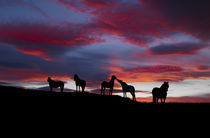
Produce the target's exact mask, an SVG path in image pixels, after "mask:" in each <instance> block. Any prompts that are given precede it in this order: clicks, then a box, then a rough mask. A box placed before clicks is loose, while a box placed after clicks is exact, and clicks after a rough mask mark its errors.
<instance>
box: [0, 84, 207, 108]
mask: <svg viewBox="0 0 210 138" xmlns="http://www.w3.org/2000/svg"><path fill="white" fill-rule="evenodd" d="M5 95H6V96H13V97H14V96H15V97H17V99H18V98H20V97H39V100H40V99H43V97H44V99H46V98H47V99H50V100H52V99H53V100H54V98H56V100H55V101H57V100H58V99H59V101H64V102H67V103H72V104H145V105H153V103H143V102H134V101H132V100H131V99H129V98H123V97H120V96H116V95H113V96H109V95H99V94H94V93H88V92H85V93H82V92H63V93H61V92H49V91H40V90H27V89H22V88H16V87H7V86H0V96H5ZM29 99H30V98H29ZM166 104H167V105H183V104H185V105H193V104H196V103H166ZM197 104H201V103H197ZM202 104H208V103H202ZM159 105H161V104H159ZM208 105H209V104H208Z"/></svg>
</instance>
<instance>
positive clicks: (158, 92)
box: [152, 82, 169, 104]
mask: <svg viewBox="0 0 210 138" xmlns="http://www.w3.org/2000/svg"><path fill="white" fill-rule="evenodd" d="M168 88H169V83H168V82H164V83H163V84H162V86H161V87H160V88H157V87H156V88H153V90H152V95H153V103H154V104H155V103H158V100H159V99H161V103H165V101H166V97H167V92H168Z"/></svg>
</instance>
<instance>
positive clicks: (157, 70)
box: [129, 65, 183, 73]
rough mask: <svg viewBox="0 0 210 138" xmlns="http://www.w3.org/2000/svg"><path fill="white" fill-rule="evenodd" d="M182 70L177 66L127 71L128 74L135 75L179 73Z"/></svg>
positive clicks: (139, 68) (150, 67)
mask: <svg viewBox="0 0 210 138" xmlns="http://www.w3.org/2000/svg"><path fill="white" fill-rule="evenodd" d="M181 71H183V69H182V68H181V67H177V66H165V65H162V66H161V65H159V66H145V67H138V68H135V69H131V70H129V72H136V73H166V72H181Z"/></svg>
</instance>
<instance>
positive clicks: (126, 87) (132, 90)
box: [117, 79, 136, 101]
mask: <svg viewBox="0 0 210 138" xmlns="http://www.w3.org/2000/svg"><path fill="white" fill-rule="evenodd" d="M117 81H118V82H119V83H120V84H121V86H122V90H123V96H124V97H127V94H126V92H130V93H131V95H132V96H133V101H136V95H135V88H134V87H133V86H131V85H128V84H126V83H125V82H123V81H122V80H119V79H117Z"/></svg>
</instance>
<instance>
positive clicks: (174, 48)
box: [150, 43, 209, 56]
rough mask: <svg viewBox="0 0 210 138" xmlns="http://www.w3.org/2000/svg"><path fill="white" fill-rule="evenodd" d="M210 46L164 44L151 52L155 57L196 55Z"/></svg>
mask: <svg viewBox="0 0 210 138" xmlns="http://www.w3.org/2000/svg"><path fill="white" fill-rule="evenodd" d="M208 46H209V45H208V44H199V43H198V44H197V43H178V44H176V43H174V44H163V45H159V46H155V47H152V48H150V52H151V54H153V55H185V56H187V55H195V54H198V52H199V51H200V50H201V49H203V48H206V47H208Z"/></svg>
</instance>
